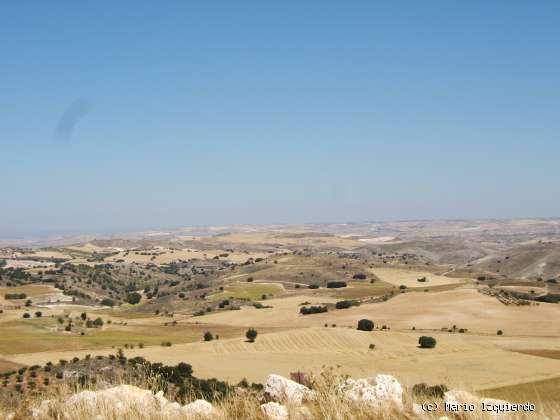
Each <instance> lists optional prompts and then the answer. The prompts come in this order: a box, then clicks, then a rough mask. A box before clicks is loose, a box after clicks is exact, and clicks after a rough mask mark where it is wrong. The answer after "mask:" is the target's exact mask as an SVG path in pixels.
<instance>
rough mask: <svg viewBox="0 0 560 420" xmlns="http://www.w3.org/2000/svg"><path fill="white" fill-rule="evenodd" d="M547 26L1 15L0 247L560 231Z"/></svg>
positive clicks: (366, 9) (216, 9)
mask: <svg viewBox="0 0 560 420" xmlns="http://www.w3.org/2000/svg"><path fill="white" fill-rule="evenodd" d="M559 12H560V4H558V3H557V2H552V1H548V2H541V3H539V5H538V7H536V6H535V5H533V4H528V3H521V2H494V3H488V2H483V1H475V2H468V3H448V2H443V1H434V2H430V3H413V2H410V3H406V7H405V5H404V4H402V3H401V4H394V3H390V2H387V3H380V2H375V3H372V2H365V1H364V2H362V1H358V2H353V3H352V4H351V5H342V4H341V3H339V2H328V1H327V2H305V3H303V4H302V3H301V2H284V3H282V4H263V3H259V2H241V3H226V2H224V3H220V4H219V6H217V5H216V4H189V3H185V2H179V1H177V2H167V3H166V4H165V7H164V6H163V5H161V4H150V3H137V2H134V3H132V2H121V3H118V4H116V3H114V2H103V1H102V2H96V3H95V4H88V5H84V4H77V3H72V2H57V3H45V2H37V1H34V2H33V1H32V2H27V3H25V4H22V3H17V2H11V3H10V4H6V5H5V6H4V8H3V13H2V15H1V16H0V35H1V37H2V39H3V53H4V54H3V55H4V57H5V59H6V65H5V66H4V68H3V69H2V72H1V73H0V88H1V90H2V95H1V96H0V109H2V110H3V112H2V118H1V119H0V150H1V151H2V152H1V153H2V154H1V156H2V159H1V160H0V161H1V163H2V164H1V166H0V178H1V179H2V180H3V182H2V197H3V200H2V204H1V205H0V238H1V237H8V236H11V237H13V236H22V235H30V234H36V233H37V232H84V231H86V232H98V231H119V232H122V231H131V230H143V229H148V228H157V226H187V225H188V226H193V225H194V226H197V225H226V224H269V223H310V222H314V221H320V220H335V221H337V220H338V221H348V220H351V221H361V220H403V219H415V220H418V219H429V220H434V219H508V218H524V217H529V218H533V217H534V218H549V217H555V216H558V215H560V194H558V192H559V191H558V185H560V182H559V181H560V175H559V174H558V171H556V170H554V168H555V167H556V166H557V157H558V156H559V155H560V141H558V138H557V137H558V132H560V130H559V129H560V118H559V116H558V109H559V107H558V98H559V95H558V93H559V91H560V75H559V74H560V73H559V72H558V69H559V64H560V55H559V54H558V48H557V45H558V42H559V41H560V21H559V16H560V13H559Z"/></svg>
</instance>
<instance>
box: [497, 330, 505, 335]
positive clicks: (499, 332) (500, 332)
mask: <svg viewBox="0 0 560 420" xmlns="http://www.w3.org/2000/svg"><path fill="white" fill-rule="evenodd" d="M496 334H497V335H503V334H504V332H503V331H502V330H498V332H497V333H496Z"/></svg>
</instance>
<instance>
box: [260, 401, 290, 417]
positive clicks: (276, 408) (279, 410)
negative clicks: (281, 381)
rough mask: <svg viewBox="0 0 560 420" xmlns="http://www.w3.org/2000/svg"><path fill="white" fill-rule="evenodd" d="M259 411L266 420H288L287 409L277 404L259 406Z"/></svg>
mask: <svg viewBox="0 0 560 420" xmlns="http://www.w3.org/2000/svg"><path fill="white" fill-rule="evenodd" d="M261 411H262V413H263V414H264V416H265V417H266V418H267V419H268V420H288V418H289V416H288V409H287V408H286V407H284V406H283V405H281V404H278V403H277V402H269V403H266V404H263V405H261Z"/></svg>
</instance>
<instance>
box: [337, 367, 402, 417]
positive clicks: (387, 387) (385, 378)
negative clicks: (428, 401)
mask: <svg viewBox="0 0 560 420" xmlns="http://www.w3.org/2000/svg"><path fill="white" fill-rule="evenodd" d="M341 391H342V392H343V394H344V395H345V396H346V398H347V399H349V400H351V401H354V402H358V403H364V404H366V405H368V406H370V407H372V408H375V409H379V408H382V407H385V406H393V407H394V408H397V409H398V410H402V409H403V401H402V397H403V388H402V386H401V384H400V383H399V381H397V380H396V379H395V377H393V376H391V375H377V376H376V377H375V379H374V380H373V381H372V380H368V379H355V380H354V379H351V378H350V379H347V380H346V382H344V383H343V384H342V386H341Z"/></svg>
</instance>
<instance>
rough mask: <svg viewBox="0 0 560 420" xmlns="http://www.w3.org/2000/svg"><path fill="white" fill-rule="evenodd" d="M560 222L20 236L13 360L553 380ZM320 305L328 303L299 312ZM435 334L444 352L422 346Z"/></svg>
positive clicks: (6, 283) (481, 384) (5, 363)
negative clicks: (48, 240)
mask: <svg viewBox="0 0 560 420" xmlns="http://www.w3.org/2000/svg"><path fill="white" fill-rule="evenodd" d="M559 226H560V224H559V223H558V221H556V220H525V221H508V222H505V221H504V222H499V221H483V222H398V223H387V224H380V223H379V224H378V223H370V224H344V225H302V226H268V227H264V226H257V227H249V226H237V227H217V228H207V229H203V230H199V231H196V230H193V229H191V230H189V229H183V230H177V231H156V232H143V233H139V234H128V235H123V236H121V237H111V238H100V239H91V240H88V241H86V242H74V243H66V244H61V243H60V242H58V243H56V244H49V245H50V246H49V247H43V248H33V247H30V248H21V247H18V246H14V245H12V246H11V247H9V248H8V247H5V248H3V249H2V250H1V252H0V255H1V257H0V260H1V261H5V263H3V264H2V265H3V266H2V268H1V270H2V271H1V272H0V277H1V278H0V282H1V284H0V305H1V306H2V313H1V314H0V361H1V363H0V368H1V369H4V370H6V371H7V370H10V369H15V368H16V367H18V366H21V365H27V366H30V365H34V364H38V365H44V364H45V363H47V362H50V361H53V362H56V361H58V360H60V359H64V360H70V359H72V358H74V357H79V358H84V357H85V356H86V355H90V356H92V357H93V356H97V355H109V354H114V353H115V352H116V351H117V350H118V349H122V350H123V351H124V352H125V354H126V355H127V356H129V357H134V356H142V357H144V358H146V359H148V360H150V361H156V362H163V363H166V364H177V363H179V362H188V363H190V364H191V365H192V366H193V368H194V371H195V373H196V375H197V376H199V377H202V378H211V377H216V378H219V379H223V380H228V381H231V382H238V381H240V380H241V379H243V378H247V379H248V380H250V381H255V382H261V381H263V380H264V378H265V376H266V375H267V374H269V373H272V372H276V373H279V374H282V375H284V376H289V374H290V373H291V372H295V371H304V372H317V371H320V370H321V369H323V368H324V367H326V366H331V367H335V368H336V369H338V370H339V371H340V372H342V373H347V374H350V375H352V376H355V377H363V376H367V375H373V374H375V373H380V372H383V373H390V374H393V375H395V376H397V377H399V378H400V380H401V381H402V382H403V383H404V384H406V385H410V386H412V385H414V384H415V383H419V382H426V383H432V384H435V383H444V384H447V385H448V386H456V387H461V388H463V389H473V390H488V392H489V393H491V392H494V391H492V390H493V389H502V390H503V389H508V390H509V389H515V390H516V392H518V393H519V392H525V391H523V390H527V389H529V385H526V384H531V383H534V384H538V385H535V386H539V387H543V389H544V390H546V389H548V388H549V387H550V385H549V384H551V383H555V382H554V381H556V380H558V378H560V373H559V372H560V358H559V357H558V354H560V324H558V322H555V320H557V319H559V318H560V305H559V304H558V303H554V302H555V299H556V298H555V296H557V295H558V294H559V293H560V292H559V288H558V281H559V280H560V253H559V252H558V250H559V249H560V248H559V247H560V241H559V240H558V236H557V234H558V227H559ZM333 281H336V282H339V283H340V282H342V283H343V286H344V287H339V288H335V287H331V285H330V283H332V282H333ZM14 294H15V295H17V294H20V295H21V294H23V295H24V297H22V296H14ZM8 295H10V296H8ZM133 295H137V296H136V297H134V296H133ZM544 298H546V299H547V300H543V299H544ZM341 301H347V306H345V308H344V309H337V303H339V304H340V302H341ZM311 306H318V307H325V310H326V312H323V313H314V314H309V315H302V314H301V313H300V310H301V308H302V307H311ZM97 319H99V323H98V324H95V325H94V323H93V321H95V320H97ZM360 319H369V320H372V321H373V322H374V324H375V329H374V331H371V332H367V331H358V330H357V329H356V327H357V323H358V321H359V320H360ZM249 328H255V329H256V330H257V331H258V336H257V338H256V341H255V342H254V343H251V342H248V341H247V339H246V338H245V332H246V331H247V329H249ZM206 332H210V333H211V334H212V338H213V339H212V340H211V341H207V342H205V341H204V340H203V336H204V334H205V333H206ZM423 335H427V336H431V337H434V338H435V339H436V340H437V345H436V347H435V348H433V349H422V348H419V346H418V339H419V337H420V336H423ZM371 345H373V347H372V346H371ZM512 366H515V369H512ZM504 387H505V388H504ZM496 392H503V391H496ZM527 392H528V391H527Z"/></svg>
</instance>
